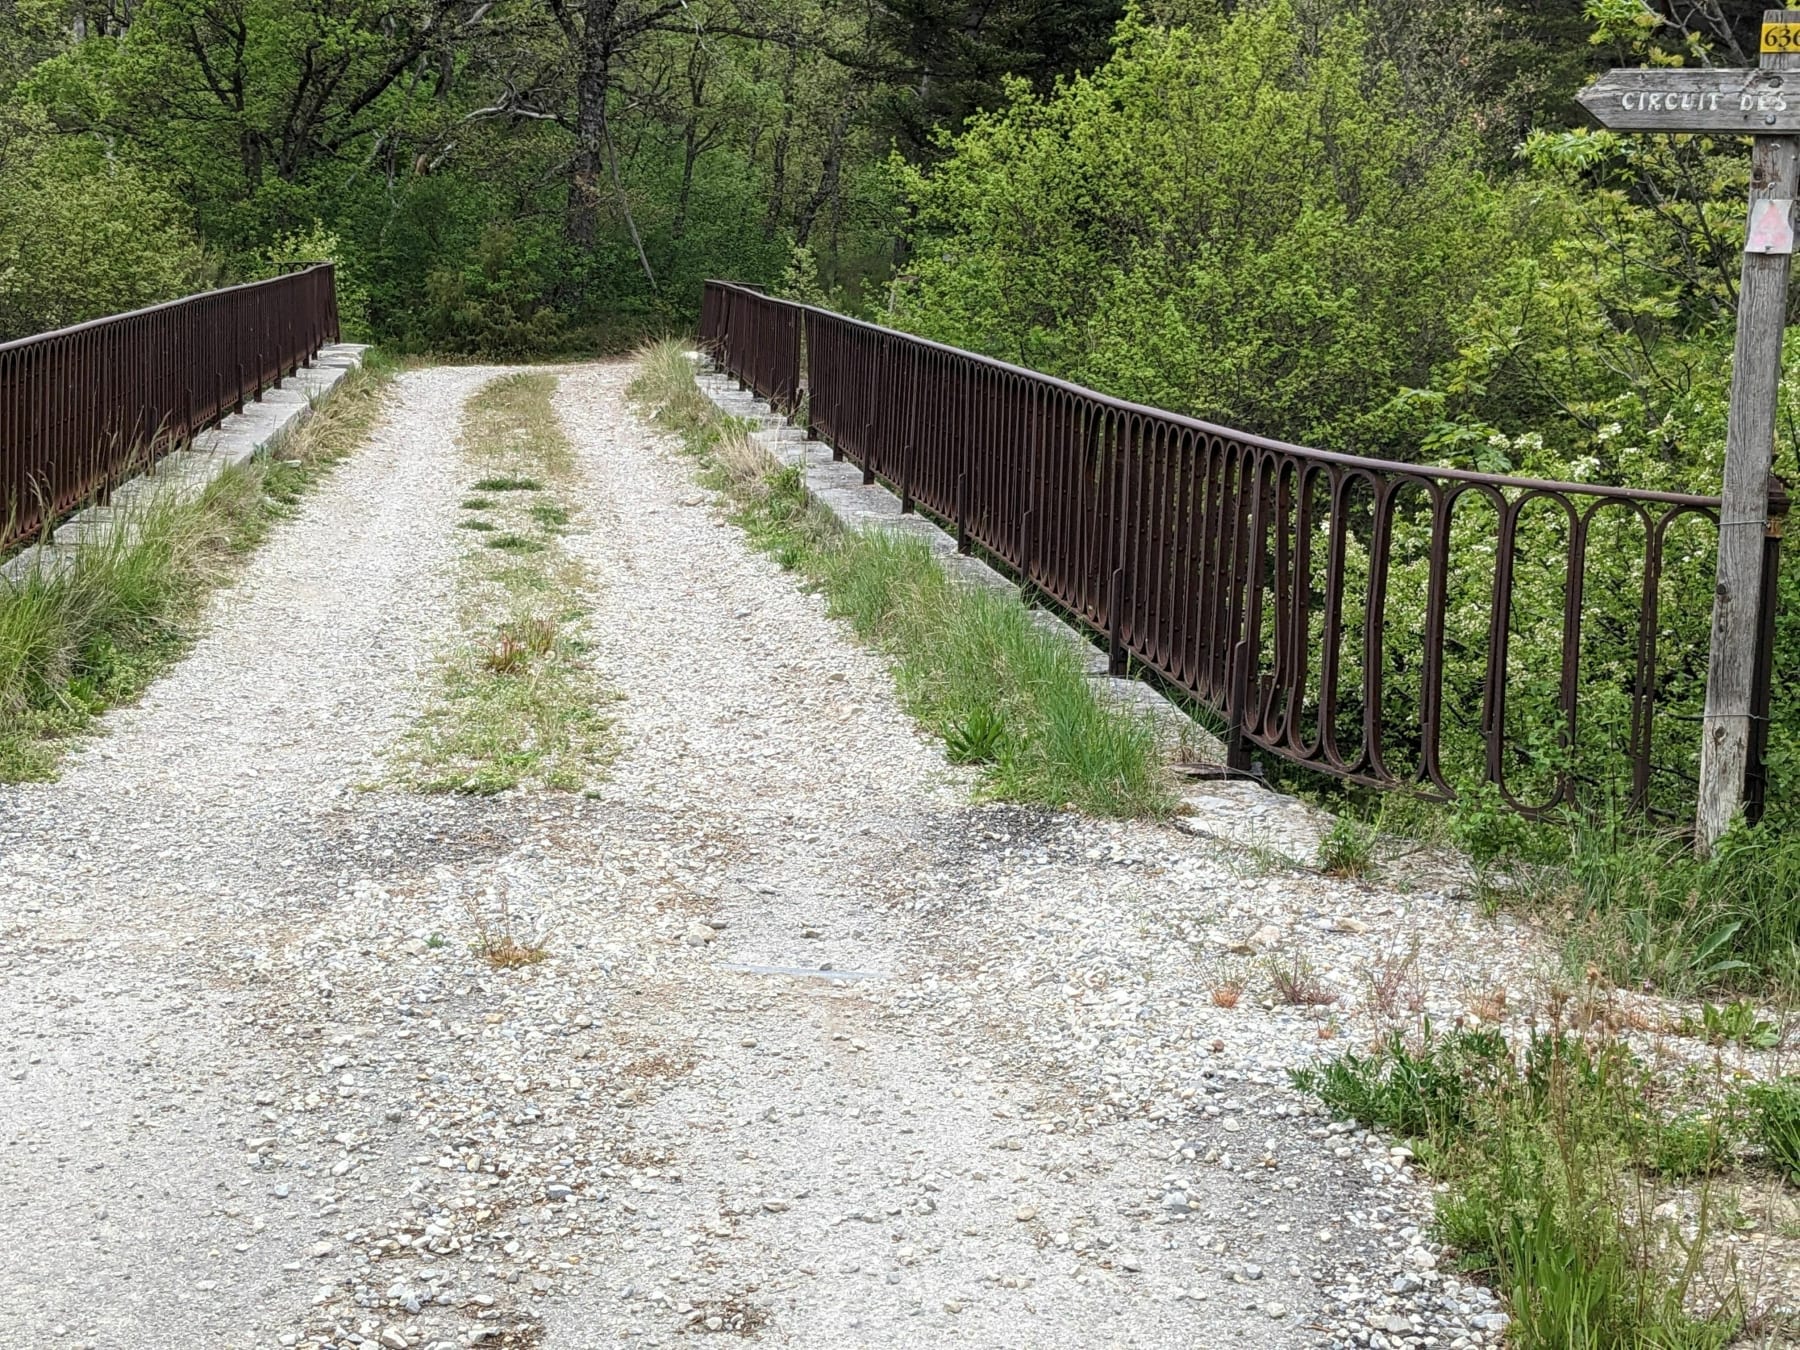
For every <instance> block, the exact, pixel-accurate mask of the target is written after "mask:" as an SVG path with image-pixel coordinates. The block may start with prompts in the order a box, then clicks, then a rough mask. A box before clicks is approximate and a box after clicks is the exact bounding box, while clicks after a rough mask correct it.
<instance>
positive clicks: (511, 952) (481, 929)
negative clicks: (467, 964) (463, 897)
mask: <svg viewBox="0 0 1800 1350" xmlns="http://www.w3.org/2000/svg"><path fill="white" fill-rule="evenodd" d="M482 899H483V900H497V901H498V905H499V910H500V915H499V921H498V923H496V924H490V923H489V922H488V919H487V913H486V911H485V910H484V909H483V907H482V904H481V901H479V900H475V899H470V900H469V901H468V902H467V908H468V911H469V920H470V922H471V923H472V924H473V925H474V926H475V941H474V942H473V943H471V944H470V948H471V950H472V951H474V953H475V955H476V956H478V957H480V958H481V959H482V960H483V961H486V962H487V963H488V964H489V965H490V966H492V967H494V969H495V970H517V969H518V968H519V967H521V966H535V965H536V964H537V963H538V962H540V961H544V960H548V959H549V956H550V948H549V944H548V943H546V942H545V941H544V940H543V939H541V938H540V939H537V940H535V941H531V942H523V941H521V940H520V939H519V938H518V937H517V936H515V935H514V933H513V915H512V902H511V901H510V900H509V899H508V897H507V888H506V887H505V886H501V887H498V888H497V889H496V888H491V887H490V888H489V889H488V890H487V891H485V892H484V893H483V895H482Z"/></svg>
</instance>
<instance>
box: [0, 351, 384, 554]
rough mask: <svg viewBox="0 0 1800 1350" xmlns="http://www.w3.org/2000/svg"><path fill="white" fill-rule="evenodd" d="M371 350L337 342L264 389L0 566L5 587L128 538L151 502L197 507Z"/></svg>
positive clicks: (289, 430)
mask: <svg viewBox="0 0 1800 1350" xmlns="http://www.w3.org/2000/svg"><path fill="white" fill-rule="evenodd" d="M367 350H368V344H366V343H361V342H337V343H333V344H331V345H330V346H327V347H324V348H321V349H320V352H319V355H318V357H317V359H316V360H314V362H313V363H312V364H311V365H309V366H302V367H301V368H300V369H299V371H298V372H297V373H295V374H294V375H291V376H289V377H288V378H287V379H286V380H284V381H282V382H281V383H280V384H278V385H277V386H276V387H275V388H273V389H267V390H264V391H263V396H262V398H261V399H260V400H259V401H257V402H255V403H248V404H245V405H244V411H243V412H241V413H233V414H231V415H230V416H229V417H227V418H225V419H224V421H222V422H220V423H219V424H218V425H217V426H215V427H208V428H207V429H206V430H205V431H202V432H201V433H200V434H199V435H198V436H196V437H194V440H193V443H192V444H191V445H189V446H188V448H187V449H185V450H178V451H176V452H175V453H174V454H172V455H165V456H164V457H163V458H162V459H160V460H158V461H157V462H156V464H155V465H154V466H153V467H152V468H151V469H150V471H149V472H148V473H144V474H140V475H139V476H138V477H136V478H133V479H130V480H129V481H127V482H125V483H121V484H120V485H119V486H118V487H117V488H114V489H113V491H112V493H111V495H110V496H109V497H108V498H107V501H106V504H105V505H104V506H89V507H86V508H84V509H83V510H80V511H77V512H76V513H75V514H74V515H72V516H70V517H69V518H68V519H67V520H65V521H64V522H63V523H62V524H61V525H58V526H57V527H56V529H55V530H54V531H53V532H52V533H51V535H50V538H49V540H48V541H47V542H44V543H38V544H33V545H31V546H29V547H28V548H25V549H24V550H22V551H21V552H19V553H18V554H16V555H15V556H13V557H11V558H9V559H7V560H6V562H4V563H0V581H3V582H6V583H10V584H11V585H13V586H15V587H16V586H19V585H21V584H23V583H24V582H25V581H26V579H27V578H29V577H30V576H31V575H32V574H34V573H37V572H57V571H60V570H61V569H63V568H65V567H67V566H68V565H69V564H70V563H71V562H73V561H74V559H75V557H76V556H77V555H78V554H79V552H80V551H81V549H83V548H85V547H88V546H91V545H93V544H99V543H105V542H108V541H110V540H111V539H113V538H114V537H115V536H117V535H118V534H120V533H121V532H123V533H124V534H125V536H126V538H127V539H129V538H131V537H132V536H133V535H134V534H135V533H136V530H137V525H136V523H135V522H136V521H137V519H138V518H139V517H140V515H141V513H142V510H143V508H144V507H145V506H147V505H149V503H150V502H152V501H176V502H191V501H193V500H195V499H196V498H198V497H199V496H200V494H201V493H203V492H205V491H206V489H207V487H208V486H209V485H210V484H211V483H212V481H213V480H214V479H215V478H217V477H218V476H219V475H220V474H222V473H224V472H225V470H226V469H228V468H232V467H234V466H236V465H239V464H243V463H245V462H246V461H247V460H249V459H251V458H252V457H254V456H256V455H260V454H268V453H270V452H272V451H274V450H275V449H276V448H277V447H279V446H280V444H281V443H282V441H284V440H286V439H287V438H288V437H289V436H290V435H292V434H293V432H294V430H295V428H297V427H298V426H299V425H300V424H301V423H302V422H303V421H305V420H306V419H307V418H308V417H310V416H311V415H312V411H313V409H314V408H316V407H318V406H319V404H321V403H322V402H324V401H325V399H326V398H328V397H330V395H331V392H332V391H333V390H334V389H336V388H337V386H338V384H339V382H340V381H341V380H343V378H344V377H345V376H346V375H348V374H349V373H350V372H351V371H352V370H354V369H356V368H357V367H358V366H360V365H361V364H362V356H363V353H364V352H365V351H367Z"/></svg>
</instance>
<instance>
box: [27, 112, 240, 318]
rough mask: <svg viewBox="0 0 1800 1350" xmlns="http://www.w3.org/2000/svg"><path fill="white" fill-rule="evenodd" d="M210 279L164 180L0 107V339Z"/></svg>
mask: <svg viewBox="0 0 1800 1350" xmlns="http://www.w3.org/2000/svg"><path fill="white" fill-rule="evenodd" d="M213 276H214V271H213V269H212V268H211V267H210V266H209V264H208V262H207V259H206V256H205V254H204V252H203V251H202V249H201V247H200V243H199V241H198V240H197V239H196V238H195V236H194V234H193V231H192V228H191V225H190V222H189V220H188V215H187V212H186V210H185V209H184V208H183V206H182V204H181V202H180V200H179V199H178V198H177V197H176V195H175V194H174V193H173V192H171V191H169V190H168V189H167V188H166V187H165V186H164V185H163V184H161V183H159V182H158V181H157V180H156V179H155V178H153V177H152V176H150V175H148V174H146V173H144V172H143V171H141V170H139V169H136V168H133V167H131V166H130V165H128V164H124V163H120V162H119V161H117V160H116V159H114V158H112V157H111V156H108V155H104V154H102V153H101V149H100V147H99V146H98V145H96V144H94V143H92V142H89V141H83V140H78V139H71V138H68V137H62V136H58V135H56V134H55V133H54V132H53V131H52V130H51V129H50V127H49V125H48V124H47V122H46V121H45V120H44V119H43V118H42V116H41V115H38V114H35V113H33V112H31V111H28V110H27V111H20V110H9V109H7V108H5V107H4V106H0V341H5V340H8V339H11V338H18V337H26V336H28V335H30V334H32V333H39V332H44V331H46V330H49V329H53V328H62V327H65V326H67V325H69V324H74V323H80V322H83V321H85V320H87V319H93V318H98V317H100V316H101V315H104V314H115V313H118V312H119V311H121V310H128V309H136V308H138V307H139V306H142V305H148V304H154V303H156V302H158V301H162V300H170V299H174V298H175V297H176V296H180V295H185V294H188V293H189V292H192V291H196V290H201V289H204V288H205V287H206V285H208V284H209V282H210V280H211V278H212V277H213Z"/></svg>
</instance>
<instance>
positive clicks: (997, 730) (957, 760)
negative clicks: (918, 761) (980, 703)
mask: <svg viewBox="0 0 1800 1350" xmlns="http://www.w3.org/2000/svg"><path fill="white" fill-rule="evenodd" d="M1005 746H1006V723H1005V722H1003V721H1002V720H1001V719H1000V715H999V714H998V713H996V712H995V711H994V710H993V709H992V708H975V709H972V710H971V711H970V712H969V713H967V714H966V715H965V716H964V717H963V718H962V720H961V721H958V722H955V723H953V724H951V725H949V726H946V727H945V728H944V753H945V755H946V756H947V757H948V758H949V760H950V762H951V763H952V764H992V763H993V762H994V761H995V760H997V759H999V758H1000V755H1001V752H1002V751H1003V750H1004V748H1005Z"/></svg>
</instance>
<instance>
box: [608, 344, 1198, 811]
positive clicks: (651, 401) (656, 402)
mask: <svg viewBox="0 0 1800 1350" xmlns="http://www.w3.org/2000/svg"><path fill="white" fill-rule="evenodd" d="M639 362H640V373H639V375H638V378H637V380H636V381H634V383H633V385H632V393H633V395H634V397H636V398H637V399H638V400H639V401H640V402H642V403H644V404H645V405H647V406H648V407H650V408H651V409H652V411H653V415H654V416H655V417H656V420H657V421H658V422H659V423H660V424H661V425H663V426H665V427H667V428H669V429H670V430H672V431H676V432H679V433H680V434H681V435H682V436H683V438H684V439H685V441H686V443H687V445H688V447H689V449H690V450H691V451H692V452H694V453H695V454H697V455H699V456H700V457H701V460H702V464H703V466H704V467H705V470H706V472H707V473H708V474H709V475H710V477H711V481H712V482H713V483H714V484H715V485H716V486H718V487H720V488H722V489H724V490H725V491H726V492H728V493H729V495H730V496H731V497H732V499H733V500H734V501H735V502H736V504H737V507H738V511H737V517H736V518H737V520H738V523H739V524H740V525H741V526H742V527H743V529H744V530H745V532H746V533H747V534H748V536H749V538H750V540H751V542H752V543H753V544H755V545H756V547H758V548H760V549H762V550H763V551H765V552H767V553H769V554H770V555H772V556H773V557H774V558H776V559H777V560H778V561H779V562H780V563H781V564H782V565H783V566H784V567H788V568H791V569H792V570H794V571H797V572H799V573H800V574H801V575H802V576H804V577H805V578H806V579H807V580H808V581H810V582H812V583H813V584H814V585H816V586H817V587H818V588H819V589H820V591H822V592H823V594H824V595H825V597H826V600H827V601H828V603H829V606H830V610H831V612H832V613H833V614H834V615H837V616H839V617H841V618H844V619H847V620H848V621H849V622H850V624H851V626H852V627H853V628H854V629H855V630H856V632H857V635H858V636H859V637H862V638H863V639H865V640H866V641H868V642H870V643H871V644H873V645H874V646H876V647H878V648H880V649H881V650H882V651H883V652H885V653H886V654H887V656H888V657H889V659H890V660H891V661H892V663H893V670H894V678H895V682H896V684H897V685H898V687H899V692H900V696H901V699H902V701H903V702H904V703H905V705H906V707H907V709H908V711H910V712H911V713H912V714H913V716H915V717H917V718H918V719H919V720H920V721H921V722H923V723H924V724H925V725H926V726H928V727H929V728H930V729H931V730H932V731H933V732H934V733H936V734H937V735H938V736H939V737H941V738H942V739H943V740H944V742H945V746H946V750H947V753H948V754H949V755H950V757H951V758H953V759H956V760H959V761H961V762H965V763H971V764H979V765H981V766H982V771H983V782H984V787H985V790H986V791H987V792H988V793H989V794H991V795H992V796H994V797H996V798H999V799H1002V800H1007V801H1018V802H1033V803H1039V804H1042V805H1046V806H1053V807H1062V806H1069V805H1073V806H1075V807H1077V808H1078V809H1080V810H1083V811H1087V812H1090V813H1092V814H1096V815H1109V816H1140V815H1161V814H1164V813H1166V812H1167V811H1169V810H1170V809H1171V807H1172V805H1173V793H1172V791H1171V789H1170V786H1169V783H1168V780H1167V777H1166V774H1165V772H1164V768H1163V764H1162V757H1161V755H1160V753H1159V751H1158V748H1157V744H1156V737H1155V734H1154V732H1153V731H1152V729H1151V728H1150V727H1149V726H1148V725H1146V724H1145V723H1143V722H1142V721H1140V720H1138V719H1137V718H1135V717H1133V716H1131V715H1129V714H1127V713H1125V712H1122V711H1119V710H1115V709H1112V708H1108V707H1106V706H1105V705H1103V704H1102V703H1101V702H1100V700H1099V699H1098V697H1097V696H1096V695H1095V693H1094V690H1093V688H1092V686H1091V684H1090V683H1089V681H1088V679H1087V677H1086V675H1085V674H1084V673H1083V672H1082V669H1081V666H1080V663H1079V661H1078V660H1077V658H1076V656H1075V654H1074V653H1073V652H1072V651H1071V650H1070V649H1069V648H1068V647H1067V646H1065V645H1064V644H1063V643H1060V642H1058V641H1056V639H1055V638H1053V637H1051V636H1050V635H1048V634H1046V633H1044V632H1042V631H1040V630H1039V629H1038V628H1037V627H1036V626H1035V625H1034V624H1033V623H1032V622H1031V617H1030V612H1029V611H1028V610H1027V609H1026V608H1025V607H1024V606H1023V605H1022V604H1020V603H1019V602H1018V600H1017V599H1016V598H1013V597H1009V596H999V595H995V594H992V593H990V592H987V591H981V590H974V589H971V588H965V587H961V586H958V585H956V584H955V583H953V582H952V581H951V580H950V579H949V577H948V576H947V575H946V574H945V572H944V570H943V568H942V567H941V566H939V564H938V562H937V560H936V559H935V558H934V557H933V556H932V554H931V551H930V549H929V548H927V547H926V546H925V544H924V543H923V542H921V541H919V540H916V539H905V538H896V537H895V536H892V535H888V534H882V533H875V532H869V533H847V532H841V531H839V530H837V529H836V528H835V526H834V524H833V523H832V522H831V520H830V517H829V516H827V515H826V514H825V513H824V512H822V511H820V510H819V509H818V508H817V507H815V506H814V504H813V503H812V502H811V501H810V499H809V498H808V496H807V493H806V489H805V487H804V484H803V483H802V481H801V477H800V473H799V471H798V470H797V469H794V468H779V467H777V466H776V464H775V463H774V461H773V460H772V459H771V458H770V457H769V455H768V453H767V452H766V451H765V450H763V449H762V447H760V446H758V445H756V444H755V443H754V442H752V441H750V440H749V439H748V438H747V437H745V436H744V435H743V434H742V430H741V428H740V427H737V426H735V425H734V424H733V423H732V421H731V419H729V418H727V417H725V416H724V415H723V414H721V413H719V412H718V411H717V409H716V408H714V406H713V405H712V403H711V401H710V400H708V399H707V398H706V396H705V395H704V394H703V393H701V392H700V390H699V388H698V387H697V386H696V385H695V383H694V374H693V366H692V363H691V362H689V361H688V360H687V358H686V356H685V355H684V354H683V351H682V349H681V347H680V346H679V345H678V344H675V343H658V344H655V345H653V346H652V347H649V348H646V349H645V350H643V351H642V352H640V353H639Z"/></svg>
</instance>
